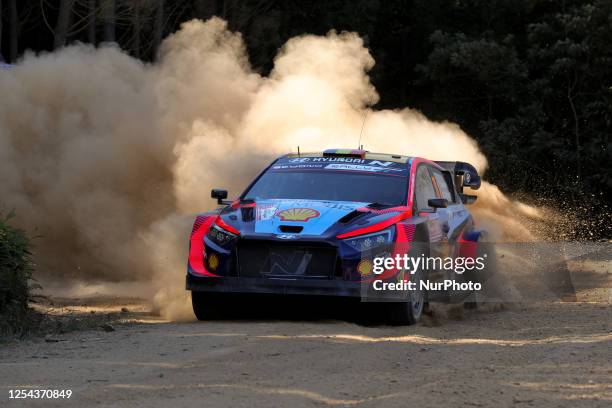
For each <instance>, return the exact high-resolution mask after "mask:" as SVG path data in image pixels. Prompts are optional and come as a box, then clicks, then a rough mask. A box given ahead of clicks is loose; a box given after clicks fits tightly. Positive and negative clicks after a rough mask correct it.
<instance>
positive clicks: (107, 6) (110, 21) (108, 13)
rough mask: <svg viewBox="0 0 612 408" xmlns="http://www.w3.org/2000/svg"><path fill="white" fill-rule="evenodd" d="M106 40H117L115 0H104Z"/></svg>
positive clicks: (103, 11)
mask: <svg viewBox="0 0 612 408" xmlns="http://www.w3.org/2000/svg"><path fill="white" fill-rule="evenodd" d="M102 19H103V21H104V41H106V42H115V0H102Z"/></svg>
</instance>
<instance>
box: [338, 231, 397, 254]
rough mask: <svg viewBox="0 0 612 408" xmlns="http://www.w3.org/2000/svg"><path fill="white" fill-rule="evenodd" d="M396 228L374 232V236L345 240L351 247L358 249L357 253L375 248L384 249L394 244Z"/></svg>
mask: <svg viewBox="0 0 612 408" xmlns="http://www.w3.org/2000/svg"><path fill="white" fill-rule="evenodd" d="M394 229H395V226H393V227H390V228H387V229H384V230H382V231H378V232H374V233H372V234H367V235H360V236H358V237H353V238H348V239H345V240H344V242H346V243H347V244H348V245H349V246H351V247H352V248H354V249H356V250H357V251H360V252H363V251H369V250H372V249H375V248H380V247H383V246H384V245H387V244H389V243H391V242H393V232H394Z"/></svg>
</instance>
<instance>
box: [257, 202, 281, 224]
mask: <svg viewBox="0 0 612 408" xmlns="http://www.w3.org/2000/svg"><path fill="white" fill-rule="evenodd" d="M277 208H278V207H276V206H275V205H270V204H262V205H258V206H257V211H256V215H255V219H256V220H257V221H266V220H271V219H272V218H274V214H276V210H277Z"/></svg>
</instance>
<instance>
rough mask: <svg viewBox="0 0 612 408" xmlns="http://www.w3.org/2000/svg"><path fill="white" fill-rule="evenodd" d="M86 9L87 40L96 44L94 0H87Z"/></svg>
mask: <svg viewBox="0 0 612 408" xmlns="http://www.w3.org/2000/svg"><path fill="white" fill-rule="evenodd" d="M87 9H88V13H89V14H88V15H87V21H88V22H87V41H89V43H90V44H92V45H96V0H88V1H87Z"/></svg>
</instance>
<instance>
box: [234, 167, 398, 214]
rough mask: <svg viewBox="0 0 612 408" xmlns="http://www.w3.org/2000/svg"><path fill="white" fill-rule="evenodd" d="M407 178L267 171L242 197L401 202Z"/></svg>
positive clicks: (324, 172) (393, 203) (301, 171)
mask: <svg viewBox="0 0 612 408" xmlns="http://www.w3.org/2000/svg"><path fill="white" fill-rule="evenodd" d="M407 191H408V177H406V176H403V175H389V174H368V173H359V172H341V171H313V170H298V171H296V170H293V171H273V170H272V171H268V172H266V173H265V174H264V175H263V176H261V177H260V178H259V180H257V182H256V183H255V184H254V185H253V186H252V187H251V188H250V189H249V190H248V191H247V192H246V193H245V194H244V195H243V197H244V198H249V199H255V200H262V199H276V198H278V199H304V200H325V201H356V202H366V203H374V202H375V203H381V204H389V205H404V204H405V202H406V195H407Z"/></svg>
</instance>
